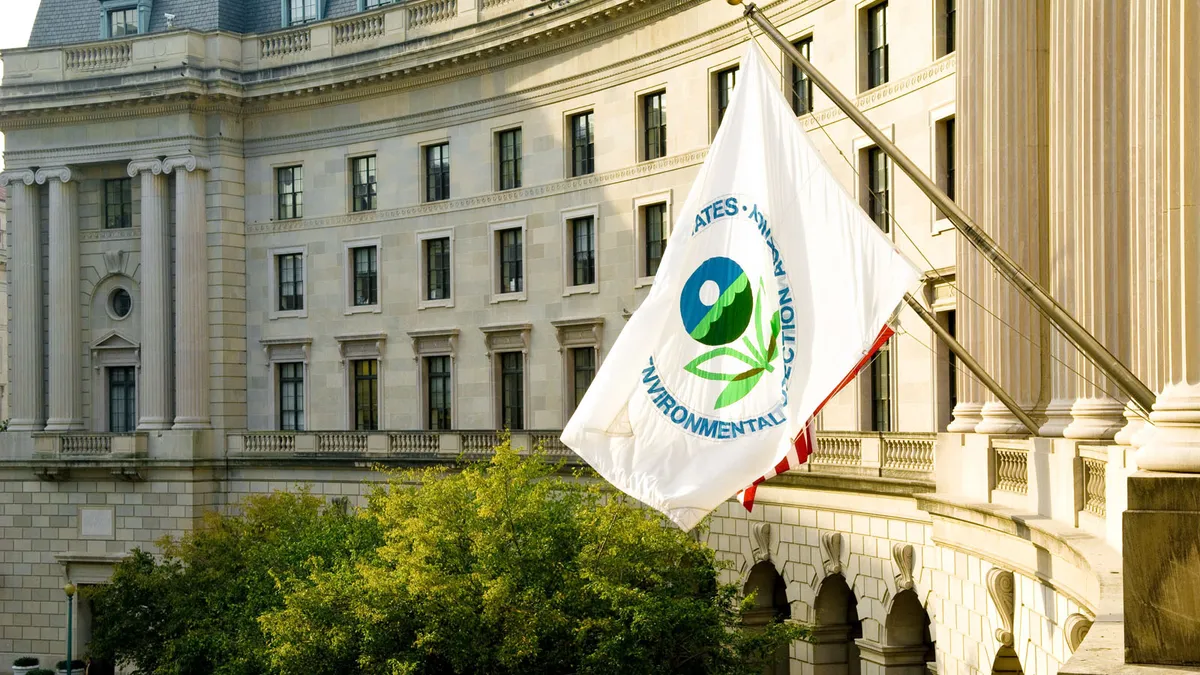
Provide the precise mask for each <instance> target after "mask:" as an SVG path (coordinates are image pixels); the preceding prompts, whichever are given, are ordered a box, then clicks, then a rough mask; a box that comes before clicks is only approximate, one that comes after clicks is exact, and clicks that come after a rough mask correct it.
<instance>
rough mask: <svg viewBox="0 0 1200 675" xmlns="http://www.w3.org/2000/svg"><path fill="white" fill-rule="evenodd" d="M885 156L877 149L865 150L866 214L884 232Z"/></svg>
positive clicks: (886, 172)
mask: <svg viewBox="0 0 1200 675" xmlns="http://www.w3.org/2000/svg"><path fill="white" fill-rule="evenodd" d="M888 206H889V204H888V170H887V156H886V155H884V154H883V151H882V150H880V149H879V148H868V149H867V213H868V214H869V215H870V216H871V220H873V221H875V224H876V225H878V226H879V229H881V230H883V231H884V232H887V231H888V229H889V228H888V218H889V210H888Z"/></svg>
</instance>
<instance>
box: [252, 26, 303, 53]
mask: <svg viewBox="0 0 1200 675" xmlns="http://www.w3.org/2000/svg"><path fill="white" fill-rule="evenodd" d="M258 45H259V55H260V56H262V58H264V59H270V58H279V57H281V56H290V55H292V54H299V53H300V52H306V51H308V50H309V49H312V31H311V30H309V29H307V28H305V29H303V30H293V31H288V32H286V33H275V34H272V35H268V36H266V37H263V38H261V39H260V40H259V41H258Z"/></svg>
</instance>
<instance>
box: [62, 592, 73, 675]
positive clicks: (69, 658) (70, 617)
mask: <svg viewBox="0 0 1200 675" xmlns="http://www.w3.org/2000/svg"><path fill="white" fill-rule="evenodd" d="M63 592H65V593H66V594H67V673H69V674H70V675H74V673H75V669H74V668H72V667H71V666H72V660H73V659H72V654H71V624H72V623H74V620H73V614H74V609H75V584H67V585H66V586H63Z"/></svg>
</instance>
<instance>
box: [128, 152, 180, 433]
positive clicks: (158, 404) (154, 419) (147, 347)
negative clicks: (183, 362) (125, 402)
mask: <svg viewBox="0 0 1200 675" xmlns="http://www.w3.org/2000/svg"><path fill="white" fill-rule="evenodd" d="M128 173H129V177H130V178H138V177H139V176H140V180H141V188H142V221H141V226H142V242H141V243H142V251H141V258H142V264H141V280H140V283H141V291H142V293H141V295H142V345H141V346H142V349H141V377H140V381H139V383H138V386H139V388H140V395H139V397H138V399H139V400H138V410H139V419H138V429H139V430H145V429H170V428H171V425H172V424H173V423H174V420H175V418H174V415H173V414H172V406H171V402H172V399H174V396H175V392H174V391H172V386H171V370H172V368H171V366H172V364H171V357H172V356H173V351H172V349H171V333H172V326H171V233H170V231H169V228H170V226H171V222H170V221H171V214H170V202H169V201H168V199H167V176H166V175H165V174H163V166H162V162H160V161H159V160H157V159H148V160H135V161H133V162H130V163H129V167H128Z"/></svg>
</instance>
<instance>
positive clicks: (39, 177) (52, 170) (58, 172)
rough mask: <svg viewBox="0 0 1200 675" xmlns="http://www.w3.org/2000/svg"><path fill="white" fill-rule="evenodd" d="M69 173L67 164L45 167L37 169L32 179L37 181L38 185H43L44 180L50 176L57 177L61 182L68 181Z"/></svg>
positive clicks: (69, 180) (69, 169)
mask: <svg viewBox="0 0 1200 675" xmlns="http://www.w3.org/2000/svg"><path fill="white" fill-rule="evenodd" d="M71 173H72V172H71V167H69V166H52V167H46V168H42V169H38V170H37V173H36V174H35V175H34V180H36V181H37V184H38V185H45V184H46V181H48V180H50V179H51V178H57V179H58V180H59V182H62V183H70V182H71Z"/></svg>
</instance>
